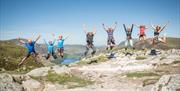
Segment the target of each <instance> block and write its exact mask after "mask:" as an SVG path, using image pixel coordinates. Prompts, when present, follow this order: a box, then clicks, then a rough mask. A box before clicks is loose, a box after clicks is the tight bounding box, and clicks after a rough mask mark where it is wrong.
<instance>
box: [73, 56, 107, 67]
mask: <svg viewBox="0 0 180 91" xmlns="http://www.w3.org/2000/svg"><path fill="white" fill-rule="evenodd" d="M107 60H108V58H107V56H106V55H104V54H100V55H98V56H95V57H92V58H89V59H83V60H80V61H79V62H77V64H78V65H85V64H92V63H98V62H105V61H107Z"/></svg>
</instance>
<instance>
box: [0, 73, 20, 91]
mask: <svg viewBox="0 0 180 91" xmlns="http://www.w3.org/2000/svg"><path fill="white" fill-rule="evenodd" d="M0 91H23V87H22V85H20V84H19V83H17V82H15V81H14V80H13V77H12V76H11V75H9V74H6V73H3V74H0Z"/></svg>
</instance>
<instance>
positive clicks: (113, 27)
mask: <svg viewBox="0 0 180 91" xmlns="http://www.w3.org/2000/svg"><path fill="white" fill-rule="evenodd" d="M116 26H117V22H115V23H114V24H113V25H112V26H111V28H112V29H113V30H115V29H116Z"/></svg>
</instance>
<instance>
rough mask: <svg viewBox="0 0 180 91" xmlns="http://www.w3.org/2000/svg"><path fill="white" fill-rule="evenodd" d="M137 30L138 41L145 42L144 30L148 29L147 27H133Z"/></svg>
mask: <svg viewBox="0 0 180 91" xmlns="http://www.w3.org/2000/svg"><path fill="white" fill-rule="evenodd" d="M135 26H137V27H138V28H139V34H138V35H139V40H143V41H144V40H145V39H146V34H145V30H146V29H148V27H146V26H145V25H135Z"/></svg>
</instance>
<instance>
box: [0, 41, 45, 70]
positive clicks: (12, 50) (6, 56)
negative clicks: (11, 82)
mask: <svg viewBox="0 0 180 91" xmlns="http://www.w3.org/2000/svg"><path fill="white" fill-rule="evenodd" d="M0 50H1V52H0V69H5V70H6V71H17V72H20V71H29V70H31V69H34V68H37V67H40V66H42V64H36V62H35V61H34V59H33V58H31V57H30V58H29V59H28V60H27V62H26V64H25V67H26V68H20V69H19V68H18V66H17V65H18V63H19V62H20V61H21V60H22V58H23V57H24V56H26V53H27V50H26V48H24V47H22V46H18V45H16V44H15V43H13V42H9V41H0Z"/></svg>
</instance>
